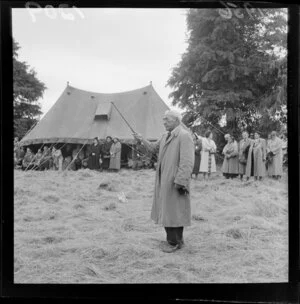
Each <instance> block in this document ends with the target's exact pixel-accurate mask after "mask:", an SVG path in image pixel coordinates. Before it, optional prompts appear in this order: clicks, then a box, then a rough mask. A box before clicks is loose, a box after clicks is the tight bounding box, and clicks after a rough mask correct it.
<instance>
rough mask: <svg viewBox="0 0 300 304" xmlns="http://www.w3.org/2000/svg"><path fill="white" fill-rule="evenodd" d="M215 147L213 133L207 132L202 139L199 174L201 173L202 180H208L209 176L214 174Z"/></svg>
mask: <svg viewBox="0 0 300 304" xmlns="http://www.w3.org/2000/svg"><path fill="white" fill-rule="evenodd" d="M216 151H217V146H216V144H215V142H214V141H213V133H212V132H211V131H207V132H206V133H205V137H204V138H203V139H202V151H201V163H200V172H201V173H203V177H204V179H207V180H208V179H209V177H210V174H211V173H213V172H216V171H217V169H216V160H215V153H216Z"/></svg>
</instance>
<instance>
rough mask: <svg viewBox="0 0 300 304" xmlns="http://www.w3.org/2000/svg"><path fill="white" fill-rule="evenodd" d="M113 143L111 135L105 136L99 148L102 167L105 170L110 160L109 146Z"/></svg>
mask: <svg viewBox="0 0 300 304" xmlns="http://www.w3.org/2000/svg"><path fill="white" fill-rule="evenodd" d="M112 144H113V141H112V138H111V136H107V137H106V139H105V142H104V143H103V145H102V149H101V159H102V169H104V170H107V169H108V168H109V162H110V148H111V145H112Z"/></svg>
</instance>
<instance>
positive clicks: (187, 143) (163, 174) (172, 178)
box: [133, 111, 194, 252]
mask: <svg viewBox="0 0 300 304" xmlns="http://www.w3.org/2000/svg"><path fill="white" fill-rule="evenodd" d="M163 124H164V126H165V128H166V130H167V131H168V132H167V133H166V134H164V135H163V136H162V137H161V139H160V140H158V141H157V142H156V143H150V142H148V141H147V140H145V139H144V138H143V137H142V136H141V135H139V134H136V133H134V134H133V135H134V137H135V138H136V139H137V140H139V141H141V142H142V144H143V145H144V146H145V147H146V148H147V149H148V150H150V151H151V152H153V153H155V152H158V161H157V167H156V177H155V188H154V199H153V205H152V211H151V219H152V220H153V221H154V222H155V223H156V224H159V225H162V226H163V227H164V228H165V230H166V234H167V243H165V244H164V246H163V248H162V250H163V251H164V252H174V251H175V250H177V249H180V248H182V246H183V244H184V242H183V228H184V227H185V226H190V225H191V204H190V179H191V173H192V171H193V167H194V142H193V138H192V136H191V134H190V132H189V131H187V130H186V129H185V128H184V127H183V125H182V124H181V115H180V113H178V112H176V111H167V112H166V113H165V115H164V117H163Z"/></svg>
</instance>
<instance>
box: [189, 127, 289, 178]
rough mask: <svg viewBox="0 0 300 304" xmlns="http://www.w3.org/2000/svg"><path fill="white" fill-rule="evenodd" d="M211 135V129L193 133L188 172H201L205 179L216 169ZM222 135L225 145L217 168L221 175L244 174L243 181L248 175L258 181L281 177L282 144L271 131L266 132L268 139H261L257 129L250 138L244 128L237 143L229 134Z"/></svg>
mask: <svg viewBox="0 0 300 304" xmlns="http://www.w3.org/2000/svg"><path fill="white" fill-rule="evenodd" d="M212 137H213V135H212V132H211V131H207V132H206V134H205V137H204V138H201V137H199V138H198V136H197V135H196V134H194V144H195V163H194V169H193V173H192V175H193V174H194V175H195V177H196V178H197V176H198V174H199V173H203V176H204V179H208V178H209V176H210V174H211V173H213V172H216V161H215V153H216V151H217V147H216V144H215V142H214V141H213V139H212ZM224 137H225V140H226V141H227V144H226V145H225V147H224V148H223V150H222V155H223V157H224V159H223V165H222V169H221V170H222V173H223V175H224V176H225V178H227V179H229V178H236V177H238V176H240V179H241V180H243V179H244V176H245V177H246V180H249V178H250V177H254V179H255V180H257V179H259V180H261V179H262V178H263V177H265V176H266V175H268V176H270V177H272V178H274V179H280V178H281V176H282V163H283V148H284V145H283V141H282V140H281V139H280V138H279V137H278V136H277V133H276V132H275V131H272V132H271V133H270V135H269V136H268V140H265V139H263V138H261V137H260V133H259V132H255V133H254V134H253V136H251V137H252V138H250V137H249V133H248V132H247V131H244V132H243V133H242V139H241V140H240V141H239V142H237V141H236V139H235V138H234V136H232V135H231V134H226V135H225V136H224Z"/></svg>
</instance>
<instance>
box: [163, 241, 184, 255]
mask: <svg viewBox="0 0 300 304" xmlns="http://www.w3.org/2000/svg"><path fill="white" fill-rule="evenodd" d="M182 247H183V243H179V244H176V245H175V246H172V245H169V244H168V245H165V246H162V248H161V250H162V251H163V252H166V253H172V252H175V251H176V250H179V249H181V248H182Z"/></svg>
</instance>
